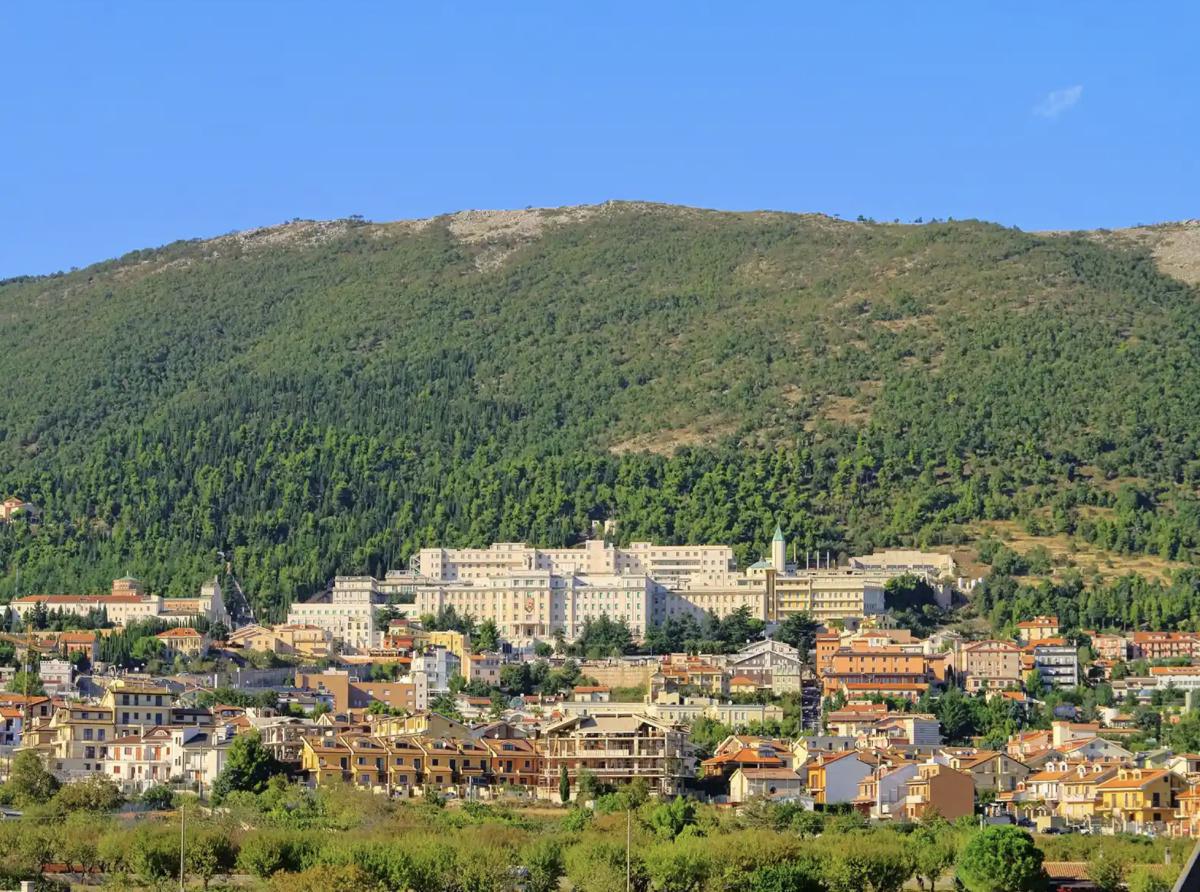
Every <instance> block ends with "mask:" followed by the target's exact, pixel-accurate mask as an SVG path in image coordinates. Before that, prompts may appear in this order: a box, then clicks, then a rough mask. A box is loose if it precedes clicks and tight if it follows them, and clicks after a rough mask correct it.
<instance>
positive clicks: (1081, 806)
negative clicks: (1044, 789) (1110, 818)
mask: <svg viewBox="0 0 1200 892" xmlns="http://www.w3.org/2000/svg"><path fill="white" fill-rule="evenodd" d="M1117 770H1118V769H1117V766H1116V765H1111V764H1105V763H1103V762H1084V763H1081V764H1080V765H1078V766H1076V767H1075V768H1073V769H1072V770H1071V771H1070V773H1069V774H1068V776H1067V777H1066V778H1064V779H1063V782H1062V785H1061V786H1062V798H1061V799H1060V800H1059V803H1058V814H1059V816H1060V817H1063V818H1066V819H1067V820H1068V821H1071V822H1076V823H1077V822H1081V821H1091V820H1092V819H1093V818H1094V817H1096V801H1097V795H1098V794H1097V790H1096V788H1097V787H1099V786H1100V784H1102V783H1104V782H1105V781H1109V780H1112V779H1113V778H1114V777H1116V776H1117Z"/></svg>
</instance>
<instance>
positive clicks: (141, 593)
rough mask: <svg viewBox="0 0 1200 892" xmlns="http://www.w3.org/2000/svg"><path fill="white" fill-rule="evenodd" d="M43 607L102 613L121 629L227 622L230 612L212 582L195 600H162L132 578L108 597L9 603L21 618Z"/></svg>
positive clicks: (39, 597) (116, 581)
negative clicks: (139, 624)
mask: <svg viewBox="0 0 1200 892" xmlns="http://www.w3.org/2000/svg"><path fill="white" fill-rule="evenodd" d="M39 604H42V605H44V606H45V608H46V610H48V611H51V612H55V611H61V612H63V613H71V614H75V615H77V616H86V615H87V614H89V613H92V612H96V613H100V612H103V613H104V614H105V615H106V616H107V617H108V619H109V621H110V622H111V623H113V624H114V625H117V626H124V625H126V624H127V623H130V622H133V621H135V620H141V619H149V618H152V617H154V618H158V619H164V620H193V619H196V618H198V617H203V618H205V619H207V620H209V621H210V622H222V623H228V622H229V613H228V611H227V610H226V609H225V602H224V599H223V598H222V595H221V586H220V584H219V583H218V582H217V581H216V580H215V579H212V580H210V581H208V582H206V583H205V584H204V585H203V586H202V587H201V589H200V595H199V596H198V597H195V598H164V597H162V596H161V595H148V594H146V592H145V589H144V588H143V587H142V584H141V582H139V581H138V580H136V579H133V578H132V577H128V576H127V577H125V578H123V579H114V580H113V584H112V593H111V594H107V595H25V596H24V597H21V598H17V599H15V600H14V601H13V602H12V607H13V609H14V610H16V611H17V612H18V613H19V614H20V615H21V618H22V619H24V618H26V617H27V616H28V615H29V614H30V613H32V612H33V611H35V610H37V609H38V605H39Z"/></svg>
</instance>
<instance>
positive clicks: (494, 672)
mask: <svg viewBox="0 0 1200 892" xmlns="http://www.w3.org/2000/svg"><path fill="white" fill-rule="evenodd" d="M503 665H504V657H503V656H502V655H501V654H497V653H485V654H468V655H467V659H466V660H465V661H464V662H463V663H462V667H463V671H464V673H465V677H466V679H467V681H469V682H470V681H482V682H483V683H484V684H486V685H488V686H489V687H493V688H494V687H498V686H499V685H500V669H501V667H502V666H503Z"/></svg>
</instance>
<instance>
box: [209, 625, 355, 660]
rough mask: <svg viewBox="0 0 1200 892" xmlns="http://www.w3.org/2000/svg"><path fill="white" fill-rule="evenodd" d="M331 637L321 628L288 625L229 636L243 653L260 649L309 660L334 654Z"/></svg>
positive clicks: (247, 627)
mask: <svg viewBox="0 0 1200 892" xmlns="http://www.w3.org/2000/svg"><path fill="white" fill-rule="evenodd" d="M331 638H332V636H331V635H330V634H329V631H328V630H326V629H322V628H321V627H320V626H313V625H306V624H303V623H291V624H287V623H285V624H283V625H276V626H246V627H245V628H243V629H238V630H237V631H236V632H233V633H232V634H231V635H230V636H229V643H230V644H234V645H237V646H238V647H243V648H245V649H246V650H261V651H267V652H268V653H273V654H278V655H281V656H297V657H304V658H306V659H312V660H322V659H326V658H328V657H330V656H332V654H333V647H332V644H331Z"/></svg>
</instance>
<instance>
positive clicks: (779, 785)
mask: <svg viewBox="0 0 1200 892" xmlns="http://www.w3.org/2000/svg"><path fill="white" fill-rule="evenodd" d="M803 795H804V780H803V779H802V778H801V777H800V775H799V774H797V773H796V772H795V770H794V769H791V768H741V767H739V768H738V769H736V770H735V771H734V772H733V775H732V776H731V777H730V779H729V801H730V802H732V803H734V804H740V803H743V802H748V801H749V800H751V799H787V800H795V799H799V798H801V797H803Z"/></svg>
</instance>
